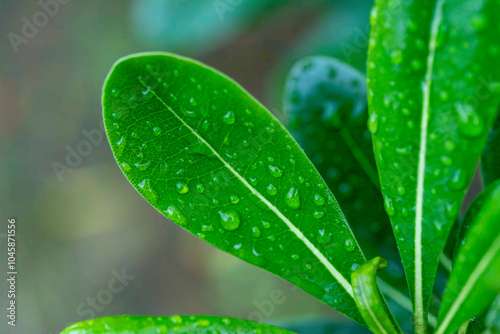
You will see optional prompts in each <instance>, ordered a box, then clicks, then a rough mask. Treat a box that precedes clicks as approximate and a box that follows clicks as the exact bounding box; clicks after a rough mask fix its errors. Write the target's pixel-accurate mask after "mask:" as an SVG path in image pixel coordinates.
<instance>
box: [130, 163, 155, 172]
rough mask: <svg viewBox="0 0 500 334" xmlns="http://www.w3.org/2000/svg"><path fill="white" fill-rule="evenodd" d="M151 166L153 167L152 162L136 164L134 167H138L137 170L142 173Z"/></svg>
mask: <svg viewBox="0 0 500 334" xmlns="http://www.w3.org/2000/svg"><path fill="white" fill-rule="evenodd" d="M149 165H151V161H148V162H145V163H143V164H140V163H136V164H134V166H135V167H137V169H139V170H140V171H141V172H142V171H145V170H146V169H148V168H149Z"/></svg>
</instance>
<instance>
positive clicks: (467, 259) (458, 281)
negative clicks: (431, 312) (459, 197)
mask: <svg viewBox="0 0 500 334" xmlns="http://www.w3.org/2000/svg"><path fill="white" fill-rule="evenodd" d="M499 222H500V180H499V181H497V182H494V183H493V184H491V185H490V186H489V187H488V188H487V189H486V190H485V191H484V192H483V193H481V194H480V195H479V196H478V198H477V199H476V200H475V201H474V202H473V203H472V205H471V207H470V209H469V211H468V213H467V215H466V217H465V219H464V224H466V225H468V226H470V228H469V229H468V231H467V234H466V236H465V238H464V240H463V242H462V245H461V247H460V249H459V251H458V253H457V257H456V260H455V261H456V262H455V265H454V267H453V271H452V273H451V276H450V279H449V281H448V284H447V286H446V291H445V294H444V297H443V303H442V305H441V309H440V311H439V326H438V329H437V330H436V333H437V334H443V333H451V332H453V331H454V330H455V329H457V328H458V327H459V326H460V325H462V324H463V323H464V322H465V321H467V320H469V319H471V318H473V317H475V316H477V315H479V314H481V313H482V312H483V311H485V310H486V309H487V308H488V307H489V306H490V305H491V303H492V302H493V300H494V299H495V296H496V295H497V294H498V293H500V280H499V279H498V277H500V224H499Z"/></svg>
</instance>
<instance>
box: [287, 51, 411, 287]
mask: <svg viewBox="0 0 500 334" xmlns="http://www.w3.org/2000/svg"><path fill="white" fill-rule="evenodd" d="M284 109H285V112H286V113H287V116H288V117H289V125H288V128H289V129H290V132H291V133H292V135H293V136H294V138H295V139H296V140H297V141H298V143H299V144H300V146H301V147H302V148H303V149H304V152H305V153H306V154H307V156H308V157H309V158H310V159H311V161H312V162H313V163H314V165H315V166H316V168H317V169H318V172H319V173H320V174H321V176H322V177H323V179H324V180H325V181H326V183H327V185H328V187H329V188H330V189H331V190H332V192H333V193H334V194H335V196H336V198H337V200H338V201H339V204H340V206H341V208H342V212H343V213H344V214H345V216H346V218H347V220H348V221H349V222H350V224H351V226H352V229H353V231H354V234H355V235H356V238H357V240H358V241H359V243H360V245H361V247H362V249H363V251H364V252H365V254H367V256H369V257H375V256H377V255H382V256H383V257H384V258H386V259H388V261H389V267H390V270H389V273H386V275H383V277H384V279H385V280H386V281H387V282H390V283H391V284H392V285H394V286H396V287H397V288H398V290H406V282H405V281H404V272H403V268H402V267H401V260H400V258H399V256H398V254H397V252H395V250H396V241H395V239H394V235H393V233H392V229H391V223H390V221H389V217H388V216H387V213H386V212H385V210H384V202H383V199H382V194H381V192H380V184H379V178H378V174H377V166H376V164H375V157H374V155H373V145H372V141H371V134H370V132H369V131H368V129H367V127H366V122H367V121H368V110H367V101H366V83H365V76H364V75H363V74H362V73H360V72H359V71H357V70H356V69H354V68H352V67H351V66H349V65H346V64H344V63H342V62H340V61H338V60H336V59H333V58H329V57H323V56H317V57H307V58H304V59H302V60H301V61H299V62H297V63H296V64H295V66H294V67H293V68H292V70H291V71H290V74H289V76H288V78H287V82H286V88H285V94H284ZM367 212H370V214H369V215H367V214H366V213H367Z"/></svg>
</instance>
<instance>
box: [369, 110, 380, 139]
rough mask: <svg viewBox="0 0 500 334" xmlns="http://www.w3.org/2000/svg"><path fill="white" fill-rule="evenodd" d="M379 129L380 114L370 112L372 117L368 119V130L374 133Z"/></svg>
mask: <svg viewBox="0 0 500 334" xmlns="http://www.w3.org/2000/svg"><path fill="white" fill-rule="evenodd" d="M377 129H378V115H377V114H376V113H375V112H372V113H371V114H370V118H369V119H368V130H370V132H371V133H372V134H376V133H377Z"/></svg>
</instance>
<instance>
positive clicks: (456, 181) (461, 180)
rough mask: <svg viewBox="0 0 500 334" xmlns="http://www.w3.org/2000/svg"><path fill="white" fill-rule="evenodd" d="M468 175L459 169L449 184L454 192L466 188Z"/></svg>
mask: <svg viewBox="0 0 500 334" xmlns="http://www.w3.org/2000/svg"><path fill="white" fill-rule="evenodd" d="M466 181H467V175H466V173H465V171H463V170H462V169H457V170H456V171H455V173H453V176H452V178H451V180H450V182H449V183H448V185H449V186H450V188H451V189H453V190H462V189H464V188H465V186H466V183H465V182H466Z"/></svg>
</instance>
